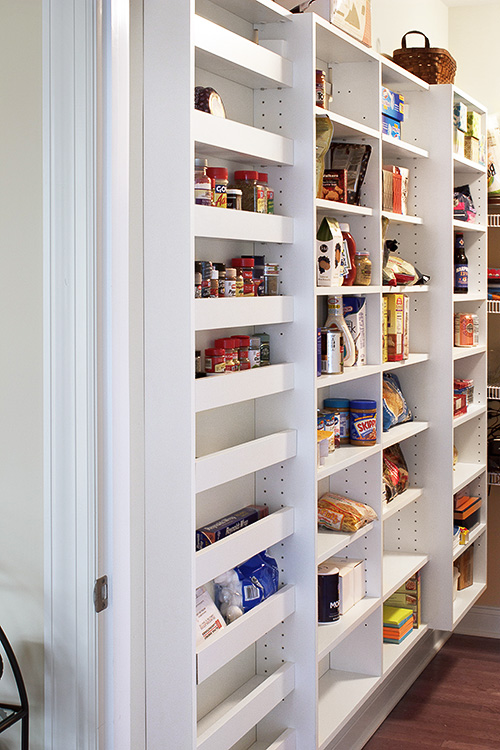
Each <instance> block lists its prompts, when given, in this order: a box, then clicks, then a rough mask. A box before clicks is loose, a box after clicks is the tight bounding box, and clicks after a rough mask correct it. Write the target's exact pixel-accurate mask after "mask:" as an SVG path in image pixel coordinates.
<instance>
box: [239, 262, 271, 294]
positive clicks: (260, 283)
mask: <svg viewBox="0 0 500 750" xmlns="http://www.w3.org/2000/svg"><path fill="white" fill-rule="evenodd" d="M241 257H242V258H253V262H254V266H253V274H252V277H253V287H254V296H255V297H261V296H263V295H264V267H265V265H266V258H265V255H242V256H241Z"/></svg>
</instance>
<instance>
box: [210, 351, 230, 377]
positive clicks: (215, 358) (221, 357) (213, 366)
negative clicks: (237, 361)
mask: <svg viewBox="0 0 500 750" xmlns="http://www.w3.org/2000/svg"><path fill="white" fill-rule="evenodd" d="M205 372H206V373H207V375H223V374H224V373H225V372H226V352H225V350H224V349H221V348H212V349H205Z"/></svg>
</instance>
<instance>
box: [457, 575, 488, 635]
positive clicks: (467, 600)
mask: <svg viewBox="0 0 500 750" xmlns="http://www.w3.org/2000/svg"><path fill="white" fill-rule="evenodd" d="M485 591H486V584H485V583H473V584H472V586H468V588H466V589H462V591H457V598H456V599H455V601H454V602H453V628H456V626H457V625H458V623H459V622H460V620H461V619H462V618H463V617H465V615H466V614H467V612H468V611H469V609H470V608H471V607H472V606H473V605H474V604H475V603H476V602H477V600H478V599H479V597H480V596H481V594H483V593H484V592H485Z"/></svg>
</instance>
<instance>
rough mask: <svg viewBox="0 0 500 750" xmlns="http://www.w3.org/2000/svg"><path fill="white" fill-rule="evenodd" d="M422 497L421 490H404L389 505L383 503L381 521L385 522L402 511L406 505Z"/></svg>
mask: <svg viewBox="0 0 500 750" xmlns="http://www.w3.org/2000/svg"><path fill="white" fill-rule="evenodd" d="M422 495H423V490H422V489H421V488H420V487H412V488H410V489H409V490H405V491H404V492H402V493H401V494H400V495H397V496H396V498H395V499H394V500H392V501H391V502H390V503H388V504H386V503H383V505H382V508H383V510H382V520H383V521H387V519H388V518H390V517H391V516H394V515H395V514H396V513H399V512H400V511H402V510H403V508H406V506H407V505H410V504H411V503H414V502H415V501H416V500H418V499H419V498H420V497H422Z"/></svg>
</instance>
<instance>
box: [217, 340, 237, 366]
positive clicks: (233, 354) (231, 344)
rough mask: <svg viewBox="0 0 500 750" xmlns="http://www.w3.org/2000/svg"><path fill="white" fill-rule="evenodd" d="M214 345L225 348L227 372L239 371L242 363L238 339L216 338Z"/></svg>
mask: <svg viewBox="0 0 500 750" xmlns="http://www.w3.org/2000/svg"><path fill="white" fill-rule="evenodd" d="M214 345H215V347H216V348H217V349H224V356H225V360H226V372H237V371H238V370H239V369H240V363H239V360H238V350H237V349H236V341H235V340H234V339H233V338H227V339H215V341H214Z"/></svg>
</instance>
